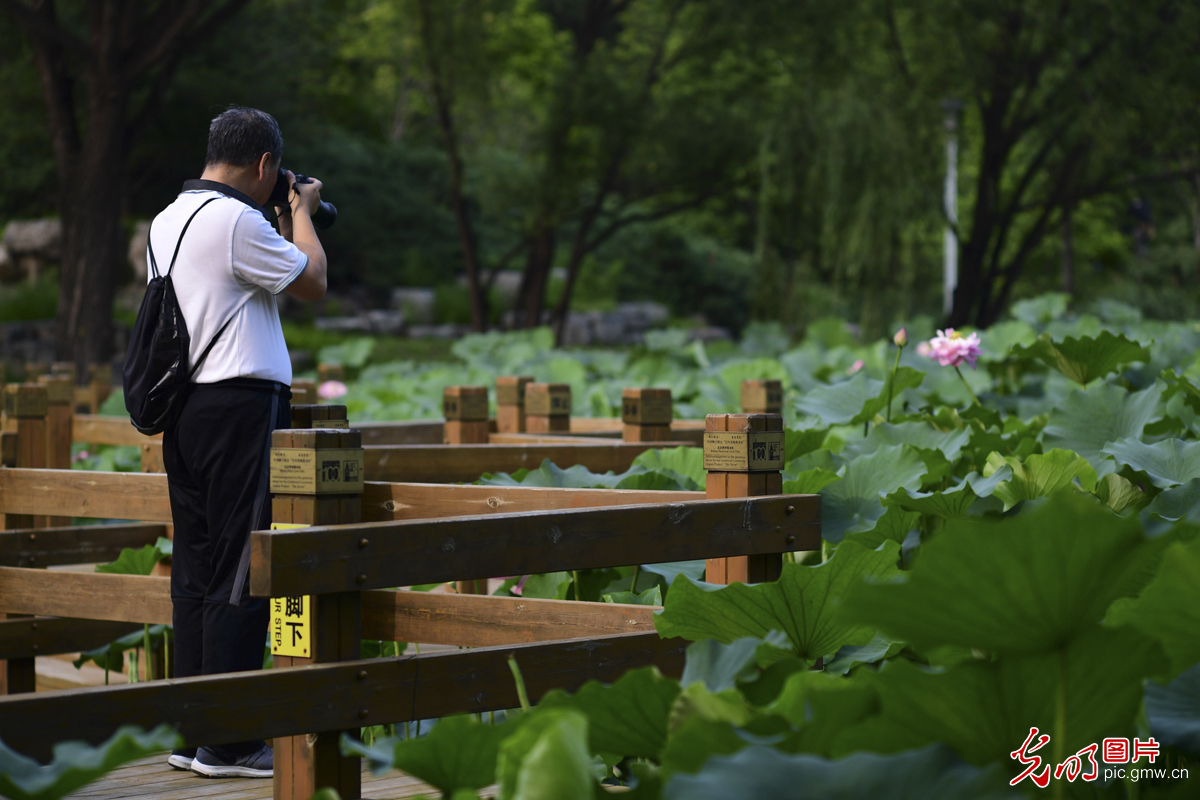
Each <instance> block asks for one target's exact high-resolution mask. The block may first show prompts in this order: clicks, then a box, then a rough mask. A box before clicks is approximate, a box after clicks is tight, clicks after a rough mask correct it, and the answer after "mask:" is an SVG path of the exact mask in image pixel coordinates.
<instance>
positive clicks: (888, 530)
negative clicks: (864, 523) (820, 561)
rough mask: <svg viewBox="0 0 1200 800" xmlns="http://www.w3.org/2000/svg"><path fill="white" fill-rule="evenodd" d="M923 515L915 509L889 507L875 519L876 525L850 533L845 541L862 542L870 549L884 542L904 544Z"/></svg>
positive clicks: (861, 543)
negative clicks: (906, 509)
mask: <svg viewBox="0 0 1200 800" xmlns="http://www.w3.org/2000/svg"><path fill="white" fill-rule="evenodd" d="M920 519H921V515H920V514H918V513H916V512H915V511H905V510H904V509H902V508H896V507H889V508H888V509H887V510H886V511H884V513H883V516H882V517H880V518H879V519H877V520H875V526H874V527H873V528H871V529H870V530H866V531H859V532H857V533H848V534H846V538H845V539H843V540H842V541H843V543H844V542H854V543H856V544H860V545H862V546H863V547H865V548H867V549H868V550H874V549H875V548H877V547H879V545H881V544H883V543H884V542H889V541H890V542H895V543H896V544H904V540H905V539H907V538H908V535H909V533H911V532H912V531H913V530H914V529H915V528H916V527H917V523H918V522H919V521H920Z"/></svg>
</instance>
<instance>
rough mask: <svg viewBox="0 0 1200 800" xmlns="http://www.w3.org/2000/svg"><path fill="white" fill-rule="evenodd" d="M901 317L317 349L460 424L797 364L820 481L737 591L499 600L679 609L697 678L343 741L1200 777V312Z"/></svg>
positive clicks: (971, 791) (491, 752)
mask: <svg viewBox="0 0 1200 800" xmlns="http://www.w3.org/2000/svg"><path fill="white" fill-rule="evenodd" d="M906 329H907V330H906V332H907V336H908V340H909V342H908V346H907V347H903V348H898V347H897V346H896V344H895V343H893V342H892V341H890V340H887V341H879V342H875V343H867V344H864V343H859V342H857V341H856V340H855V339H854V336H853V335H852V333H851V332H849V331H848V329H847V327H846V326H845V324H843V323H841V322H840V321H837V320H826V321H823V322H822V323H819V324H817V325H815V326H812V327H811V328H810V329H809V331H808V332H807V335H806V336H805V338H804V339H803V341H802V343H801V344H800V345H798V346H795V345H793V344H792V343H791V342H790V341H789V340H788V337H787V336H785V335H783V333H782V331H780V330H778V329H773V328H770V327H755V328H752V329H750V330H749V331H748V332H747V336H746V337H745V339H744V341H743V342H742V343H741V344H740V345H738V346H736V347H734V346H728V347H723V348H719V349H718V348H706V347H704V346H703V345H700V344H687V343H686V342H685V340H684V335H683V334H682V333H678V332H674V331H665V332H662V333H659V334H656V335H654V336H651V337H650V338H649V340H648V342H647V345H646V346H645V347H644V348H639V349H637V350H631V351H620V352H618V351H584V352H563V351H556V350H554V349H552V348H551V347H550V346H549V340H548V335H547V334H546V333H545V332H542V331H538V332H532V333H527V334H520V335H485V336H473V337H468V338H467V339H464V340H462V341H460V342H458V343H456V345H455V346H454V353H455V356H456V357H457V359H458V360H457V361H456V362H454V363H434V364H429V363H426V364H417V363H410V362H401V363H391V364H370V363H369V352H370V345H369V343H362V342H358V343H347V344H345V345H342V346H341V352H340V354H339V353H338V352H336V351H335V352H332V353H325V354H323V356H324V357H326V358H333V357H337V356H339V355H341V356H342V357H344V358H345V359H346V361H347V363H348V364H349V366H351V367H353V368H356V369H358V372H357V377H356V379H355V380H351V381H349V382H348V387H347V388H348V391H347V393H346V394H345V396H344V397H343V398H342V402H345V403H346V404H347V405H348V406H349V409H350V416H351V419H360V420H361V419H406V418H422V417H433V416H437V415H438V408H439V405H440V399H441V390H442V387H443V386H445V385H450V384H488V385H491V384H492V383H493V382H494V378H495V376H497V375H500V374H529V375H534V376H536V377H537V378H538V379H540V380H553V381H564V382H568V383H570V384H571V385H572V387H573V398H574V403H575V406H576V413H577V414H584V415H614V414H616V413H617V411H618V401H619V397H620V390H621V388H622V387H624V386H631V385H637V386H666V387H670V388H671V389H672V392H673V394H674V397H675V398H676V414H677V416H680V417H700V416H702V415H704V414H706V413H717V412H727V411H735V410H737V406H738V389H739V387H740V383H741V381H742V380H743V379H745V378H777V379H780V380H782V381H784V385H785V388H786V396H785V408H784V415H785V422H786V424H787V428H788V430H787V434H786V465H785V470H784V491H785V492H802V493H819V494H820V495H821V496H822V502H823V511H822V526H823V534H824V543H823V547H822V549H821V550H820V551H818V552H811V553H796V554H793V555H791V556H790V557H788V558H785V564H784V567H783V573H782V577H781V578H780V580H779V581H778V582H775V583H770V584H760V585H754V586H743V585H740V584H735V585H733V586H728V587H718V586H713V585H709V584H706V583H704V582H703V571H704V565H703V562H697V563H691V562H682V563H675V564H660V565H639V566H637V567H632V566H631V567H628V568H623V569H610V570H581V571H579V572H577V573H557V574H550V575H536V576H523V577H522V578H513V579H512V580H510V581H507V582H506V583H505V585H504V588H502V589H501V590H500V591H501V592H504V593H521V594H523V595H525V596H532V597H560V598H570V599H575V598H580V599H583V600H592V601H605V600H608V601H616V602H639V603H650V604H655V605H658V604H661V605H663V606H664V610H663V611H662V612H661V613H660V614H659V615H658V617H657V622H656V627H657V628H658V631H659V632H660V633H661V634H662V635H663V636H678V637H682V638H684V639H686V640H689V641H691V642H692V644H691V645H690V646H689V648H688V652H687V666H686V669H685V672H684V674H683V677H682V680H675V679H672V678H667V677H664V676H663V675H661V674H660V673H659V672H658V671H657V670H655V669H653V668H646V669H640V670H635V671H632V672H629V673H627V674H626V675H625V676H624V677H623V678H621V679H620V680H618V681H617V682H616V683H614V684H612V685H607V686H605V685H599V684H589V685H587V686H585V687H584V688H582V689H581V690H580V691H578V692H576V693H575V694H573V695H567V694H565V693H562V692H554V693H551V694H550V695H548V696H547V697H545V698H543V699H542V700H541V701H540V702H539V703H538V704H537V705H536V706H535V707H532V708H523V709H514V710H513V711H511V712H508V713H506V714H502V713H497V714H495V715H492V716H483V717H474V716H464V717H455V718H447V719H443V720H440V721H435V720H428V721H423V722H422V724H421V726H420V727H421V729H420V732H419V735H418V731H417V729H416V726H415V725H414V726H409V727H408V728H407V729H405V728H403V727H401V726H397V727H396V728H394V729H387V730H384V729H372V730H367V731H364V734H365V736H364V741H363V742H361V743H359V742H351V741H349V740H346V741H344V742H343V746H344V747H345V748H348V749H349V750H353V751H355V752H359V753H361V754H363V755H364V756H366V757H367V758H368V759H370V761H371V762H372V764H373V765H374V766H375V767H377V768H379V769H387V768H391V767H393V766H394V767H398V768H400V769H403V770H405V771H407V772H409V773H411V774H413V775H415V776H417V777H419V778H421V779H423V780H425V781H427V782H428V783H430V784H432V785H433V786H435V787H436V788H437V789H438V790H439V791H440V792H442V793H443V796H445V797H452V798H455V800H464V798H473V797H476V796H477V794H476V792H477V791H478V790H479V789H481V788H482V787H484V786H488V785H490V784H493V783H497V784H499V786H500V790H499V796H500V797H501V798H505V799H508V798H577V797H588V798H591V797H599V796H602V793H603V789H602V788H601V786H602V784H608V785H617V784H620V785H623V786H626V787H629V791H628V793H627V796H630V797H637V798H666V799H667V800H682V799H683V798H689V799H691V798H740V797H745V798H751V797H754V798H761V797H814V798H818V797H819V798H860V797H861V798H866V797H870V798H910V797H911V798H918V797H920V798H926V797H936V798H964V800H965V799H967V798H1002V797H1020V796H1025V795H1029V794H1036V795H1040V794H1049V795H1051V796H1053V797H1088V798H1090V797H1096V798H1194V797H1200V775H1197V776H1192V777H1190V778H1189V777H1186V774H1187V770H1188V768H1189V760H1190V759H1193V758H1195V757H1196V756H1198V755H1200V535H1198V532H1200V528H1197V522H1198V521H1200V441H1198V438H1200V437H1198V434H1200V358H1198V357H1197V355H1198V353H1200V324H1198V323H1190V322H1189V323H1177V322H1157V321H1147V320H1142V319H1140V318H1139V316H1138V315H1137V314H1136V312H1134V311H1132V310H1131V309H1129V308H1128V307H1125V306H1122V305H1121V304H1119V303H1112V302H1110V303H1105V304H1102V305H1101V306H1100V307H1098V309H1097V313H1096V314H1094V315H1072V314H1069V313H1067V310H1066V302H1065V298H1063V297H1061V296H1046V297H1042V298H1038V299H1036V300H1031V301H1025V302H1023V303H1018V304H1017V305H1016V306H1015V307H1014V311H1013V319H1011V320H1009V321H1006V322H1003V323H1000V324H998V325H996V326H994V327H992V328H990V329H988V330H985V331H978V332H977V333H978V334H979V348H978V350H979V352H978V355H977V362H976V368H975V369H971V368H969V366H968V365H967V364H961V365H958V366H954V365H946V366H943V365H942V364H939V363H938V362H937V361H936V360H934V359H931V358H930V357H929V356H927V355H922V354H921V353H919V352H918V346H917V345H918V344H919V343H920V342H923V341H927V340H929V339H930V338H932V337H933V334H934V331H933V330H932V329H931V328H930V327H929V326H928V325H927V324H925V325H922V324H921V323H920V322H915V323H912V324H910V325H908V326H906ZM355 348H357V349H356V350H355ZM364 351H365V353H366V354H365V355H364ZM355 361H357V364H356V363H354V362H355ZM889 397H890V398H891V400H890V402H889ZM102 455H103V454H102ZM92 457H94V456H92ZM117 461H119V459H115V458H114V461H113V463H114V464H115V463H116V462H117ZM82 465H83V464H81V466H82ZM481 481H483V482H485V483H504V484H512V483H520V484H524V485H538V486H568V487H569V486H574V487H593V486H595V487H621V488H656V489H685V490H699V489H700V487H702V486H703V483H704V478H703V470H702V467H701V458H700V453H699V451H698V450H696V449H694V448H677V449H674V450H667V451H657V452H652V453H647V454H645V455H643V456H642V457H641V458H639V459H638V461H637V463H636V464H635V465H634V466H633V467H632V468H631V469H630V470H629V471H627V472H626V473H623V474H620V475H614V474H605V475H599V474H595V473H592V472H590V471H588V470H586V469H585V468H583V467H581V466H577V465H571V464H551V463H545V464H543V465H542V466H541V468H540V469H537V470H534V471H530V472H518V473H516V474H513V475H506V474H499V475H485V476H481ZM395 651H396V648H394V647H393V646H392V645H391V643H386V644H382V645H381V644H380V643H364V653H365V654H368V655H374V654H380V655H391V654H392V653H393V652H395ZM513 668H514V680H516V681H518V682H519V681H520V665H519V664H513ZM1032 729H1036V730H1032ZM1122 743H1124V750H1122ZM1122 756H1123V758H1122ZM1152 756H1153V757H1152ZM2 763H3V762H0V768H2ZM12 780H13V779H12V778H3V777H0V791H4V792H6V793H7V792H9V791H11V788H10V787H11V786H12V783H11V781H12ZM6 781H8V783H6ZM1014 781H1015V783H1014ZM13 796H23V795H19V794H14V795H13ZM30 796H32V795H30Z"/></svg>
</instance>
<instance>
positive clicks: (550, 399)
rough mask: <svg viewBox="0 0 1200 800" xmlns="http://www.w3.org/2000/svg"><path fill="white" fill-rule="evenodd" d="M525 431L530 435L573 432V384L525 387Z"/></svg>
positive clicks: (544, 384)
mask: <svg viewBox="0 0 1200 800" xmlns="http://www.w3.org/2000/svg"><path fill="white" fill-rule="evenodd" d="M525 430H526V432H528V433H561V432H564V431H569V430H571V384H569V383H530V384H528V385H527V386H526V387H525Z"/></svg>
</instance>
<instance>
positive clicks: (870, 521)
mask: <svg viewBox="0 0 1200 800" xmlns="http://www.w3.org/2000/svg"><path fill="white" fill-rule="evenodd" d="M925 472H926V466H925V462H924V461H922V460H921V457H920V455H918V454H917V451H916V450H914V449H913V448H912V447H909V446H908V445H902V446H900V447H896V446H887V447H880V448H879V449H878V450H876V451H875V452H874V453H870V454H868V455H865V456H859V457H858V458H856V459H854V460H853V461H851V462H850V463H849V464H848V465H847V466H846V471H845V473H844V474H843V477H842V480H840V481H836V482H834V483H831V484H829V485H828V486H826V487H825V488H824V489H822V490H821V535H822V536H824V537H825V539H826V540H828V541H829V542H832V543H834V544H837V543H839V542H841V541H842V539H843V538H845V536H846V534H848V533H857V532H859V531H869V530H871V529H872V528H874V527H875V524H876V522H878V520H879V518H880V517H882V516H883V514H884V511H885V509H884V507H883V503H882V498H883V496H884V495H888V494H891V493H892V492H894V491H896V490H897V489H899V488H901V487H903V488H905V489H908V490H909V491H915V490H916V489H918V488H919V487H920V485H921V479H922V478H923V477H924V476H925Z"/></svg>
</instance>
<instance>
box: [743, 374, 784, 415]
mask: <svg viewBox="0 0 1200 800" xmlns="http://www.w3.org/2000/svg"><path fill="white" fill-rule="evenodd" d="M742 411H743V412H745V413H746V414H780V413H782V412H783V382H782V381H768V380H745V381H742Z"/></svg>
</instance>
